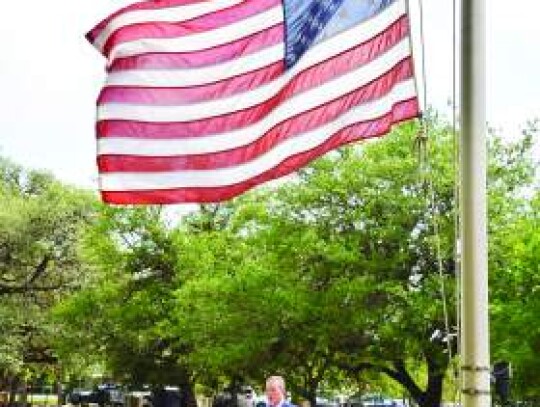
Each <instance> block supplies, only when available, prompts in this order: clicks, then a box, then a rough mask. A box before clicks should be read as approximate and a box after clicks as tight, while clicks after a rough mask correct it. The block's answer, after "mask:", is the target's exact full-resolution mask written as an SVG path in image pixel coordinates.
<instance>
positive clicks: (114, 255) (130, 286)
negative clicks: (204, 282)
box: [56, 207, 196, 406]
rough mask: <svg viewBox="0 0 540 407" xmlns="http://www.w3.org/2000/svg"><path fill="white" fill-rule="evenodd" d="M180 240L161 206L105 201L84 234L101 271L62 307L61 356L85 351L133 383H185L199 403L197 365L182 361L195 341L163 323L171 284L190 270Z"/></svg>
mask: <svg viewBox="0 0 540 407" xmlns="http://www.w3.org/2000/svg"><path fill="white" fill-rule="evenodd" d="M181 243H182V242H181V236H179V235H178V234H177V233H176V232H175V230H173V229H172V228H170V227H169V226H168V225H167V224H166V221H165V218H164V217H163V216H162V211H161V208H159V207H149V208H133V209H123V208H102V211H101V213H100V217H99V219H98V222H97V224H96V226H95V227H94V228H93V229H92V230H91V231H90V233H89V234H88V235H87V238H86V241H85V247H86V255H87V260H88V261H89V262H90V263H91V264H93V266H94V267H95V268H96V270H97V278H96V279H95V281H93V282H92V283H91V284H89V285H88V286H86V287H85V288H84V289H83V290H81V291H80V292H78V293H77V294H76V295H74V296H72V297H71V298H69V299H66V300H65V301H63V302H62V304H60V305H59V306H58V307H57V308H56V317H57V320H58V321H61V323H62V326H63V329H64V331H63V333H62V335H60V336H59V337H58V342H57V346H58V352H59V354H60V356H61V357H62V358H63V359H64V360H66V361H69V360H70V359H72V358H73V356H77V357H78V358H80V357H83V355H86V358H87V359H89V358H90V359H93V360H96V361H101V362H102V363H103V364H104V365H105V368H106V373H109V374H111V375H112V376H113V377H115V378H117V379H118V380H121V381H124V382H127V383H131V384H133V385H139V386H141V385H143V384H152V385H155V386H163V385H169V384H174V385H178V386H179V387H180V389H181V391H182V395H181V397H182V405H183V406H191V405H195V404H196V400H195V394H194V388H193V384H194V383H193V372H192V371H191V369H190V366H189V365H188V364H186V363H184V362H183V357H184V355H185V354H186V353H188V352H189V350H190V346H191V345H190V343H189V342H186V341H184V340H183V338H182V336H181V335H179V336H178V337H174V336H173V337H171V336H170V335H169V334H168V333H164V332H163V330H162V329H161V326H162V325H163V324H164V323H166V321H167V319H168V318H169V314H170V309H171V306H172V305H171V304H172V295H171V291H172V290H174V289H175V288H176V287H177V286H178V285H179V284H182V282H183V279H184V278H186V277H187V276H186V275H185V273H182V270H180V269H179V267H178V255H179V254H180V253H181V251H182V250H183V248H182V245H181Z"/></svg>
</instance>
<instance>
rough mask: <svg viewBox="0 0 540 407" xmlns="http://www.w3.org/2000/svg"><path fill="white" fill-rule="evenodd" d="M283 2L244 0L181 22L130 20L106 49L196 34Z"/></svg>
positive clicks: (116, 32) (109, 50) (112, 37)
mask: <svg viewBox="0 0 540 407" xmlns="http://www.w3.org/2000/svg"><path fill="white" fill-rule="evenodd" d="M280 3H281V0H244V1H243V2H241V3H239V4H238V5H235V6H232V7H228V8H225V9H222V10H219V11H215V12H213V13H211V14H206V15H203V16H201V17H196V18H193V19H191V20H186V21H180V22H174V21H171V22H152V21H151V22H148V23H138V24H131V25H129V26H126V27H122V28H121V29H119V30H117V31H115V32H114V33H113V34H112V35H111V36H110V37H109V38H108V39H107V42H106V43H105V46H104V48H103V50H104V51H103V52H104V54H105V55H106V56H108V55H109V54H110V52H111V49H112V48H113V47H115V46H117V45H119V44H121V43H124V42H129V41H135V40H138V39H144V38H175V37H183V36H186V35H191V34H197V33H201V32H206V31H210V30H213V29H216V28H219V27H223V26H226V25H229V24H232V23H236V22H238V21H241V20H243V19H245V18H248V17H251V16H253V15H255V14H258V13H260V12H263V11H266V10H268V9H270V8H272V7H275V6H277V5H278V4H280Z"/></svg>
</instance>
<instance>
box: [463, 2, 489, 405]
mask: <svg viewBox="0 0 540 407" xmlns="http://www.w3.org/2000/svg"><path fill="white" fill-rule="evenodd" d="M485 11H486V7H485V0H462V1H461V164H460V166H461V171H460V172H461V175H460V177H461V180H460V181H461V188H462V190H461V191H462V193H461V220H462V235H461V244H462V278H461V323H462V325H461V326H462V332H461V392H462V401H463V406H464V407H488V406H490V405H491V396H490V361H489V317H488V267H487V259H488V254H487V225H486V223H487V204H486V201H487V187H486V171H487V170H486V165H487V163H486V160H487V157H486V156H487V154H486V97H485V95H486V74H485V66H486V61H485V56H486V55H485V54H486V52H485V27H486V24H485Z"/></svg>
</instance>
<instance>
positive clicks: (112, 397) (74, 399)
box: [67, 384, 124, 407]
mask: <svg viewBox="0 0 540 407" xmlns="http://www.w3.org/2000/svg"><path fill="white" fill-rule="evenodd" d="M67 401H68V403H70V404H73V405H80V404H88V403H93V404H98V405H99V406H101V407H104V406H112V407H120V406H123V405H124V392H123V390H122V389H121V388H120V386H117V385H115V384H100V385H99V386H97V387H96V388H94V389H92V390H89V389H83V388H75V389H73V390H72V391H70V392H69V393H68V396H67Z"/></svg>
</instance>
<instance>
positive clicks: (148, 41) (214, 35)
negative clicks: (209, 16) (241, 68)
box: [109, 5, 283, 60]
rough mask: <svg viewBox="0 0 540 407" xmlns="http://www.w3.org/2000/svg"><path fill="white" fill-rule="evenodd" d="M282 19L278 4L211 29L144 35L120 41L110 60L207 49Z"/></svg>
mask: <svg viewBox="0 0 540 407" xmlns="http://www.w3.org/2000/svg"><path fill="white" fill-rule="evenodd" d="M282 21H283V8H282V6H281V5H279V6H276V7H272V8H271V9H269V10H266V11H263V12H261V13H258V14H255V15H254V16H251V17H247V18H244V19H242V20H240V21H238V22H235V23H232V24H229V25H226V26H224V27H220V28H216V29H214V30H209V31H205V32H201V33H196V34H192V35H186V36H182V37H175V38H143V39H138V40H135V41H128V42H122V43H120V44H118V45H117V46H116V47H114V48H113V49H112V50H111V53H110V55H109V59H110V60H113V59H115V58H124V57H129V56H134V55H140V54H145V53H149V52H193V51H198V50H201V49H208V48H212V47H216V46H219V45H223V44H227V43H230V42H232V41H235V40H238V39H240V38H244V37H247V36H249V35H251V34H255V33H257V32H260V31H262V30H264V29H265V28H269V27H273V26H275V25H276V24H279V23H281V22H282Z"/></svg>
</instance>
